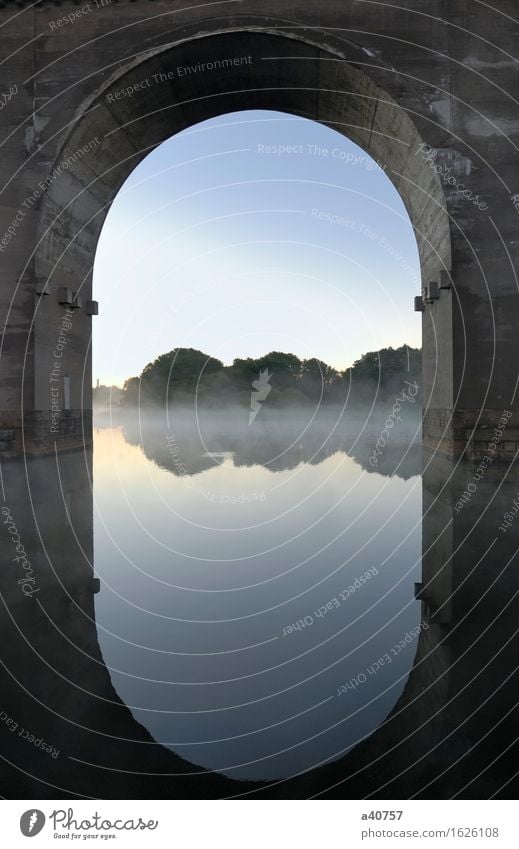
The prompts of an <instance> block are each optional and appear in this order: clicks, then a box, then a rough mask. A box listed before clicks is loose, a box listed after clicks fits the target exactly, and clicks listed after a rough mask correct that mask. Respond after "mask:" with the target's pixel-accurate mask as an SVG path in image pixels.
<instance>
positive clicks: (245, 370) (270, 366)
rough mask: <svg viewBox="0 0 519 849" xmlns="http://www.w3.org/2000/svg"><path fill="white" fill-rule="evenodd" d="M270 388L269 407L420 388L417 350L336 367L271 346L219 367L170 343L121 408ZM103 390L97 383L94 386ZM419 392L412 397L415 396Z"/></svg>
mask: <svg viewBox="0 0 519 849" xmlns="http://www.w3.org/2000/svg"><path fill="white" fill-rule="evenodd" d="M258 379H259V380H260V383H261V385H262V386H266V385H268V386H269V387H270V389H269V390H268V391H269V395H268V403H269V408H276V407H286V406H299V405H305V406H306V405H308V404H312V405H316V404H317V403H324V404H344V403H345V402H346V400H348V403H349V404H350V403H351V404H359V405H365V404H371V403H373V402H375V403H377V402H386V401H388V400H389V399H390V398H391V397H392V396H393V395H394V394H395V393H398V392H399V391H400V389H401V388H402V385H403V382H404V381H406V380H407V381H409V382H410V383H416V384H417V385H418V387H419V388H420V387H421V382H422V380H421V351H420V349H418V348H411V347H409V346H408V345H402V346H401V347H400V348H383V349H381V350H380V351H370V352H368V353H367V354H363V355H362V356H361V357H360V359H358V360H356V361H355V362H354V363H353V365H352V366H351V367H350V368H347V369H345V370H344V371H338V370H337V369H335V368H333V367H332V366H330V365H328V364H327V363H325V362H323V361H322V360H319V359H317V358H315V357H314V358H311V359H303V360H301V359H300V358H299V357H297V356H296V355H295V354H290V353H284V352H282V351H271V352H270V353H268V354H265V355H264V356H263V357H258V358H252V357H247V358H245V359H241V358H237V359H235V360H234V361H233V363H232V365H230V366H225V365H224V364H223V363H222V362H221V361H220V360H218V359H216V358H215V357H211V356H210V355H208V354H206V353H204V352H203V351H198V350H196V349H194V348H174V349H173V350H172V351H168V353H166V354H161V355H160V356H159V357H157V358H156V359H155V360H153V362H150V363H148V365H146V366H145V368H144V369H143V371H142V373H141V374H140V375H139V376H138V377H130V378H129V379H128V380H126V381H125V383H124V386H123V389H122V392H121V394H120V401H119V403H120V404H121V406H123V407H133V406H138V405H140V406H149V407H155V406H158V405H161V406H163V405H164V404H168V405H169V404H180V403H189V404H192V403H194V402H195V400H196V403H197V404H199V405H203V406H209V407H221V406H227V405H229V404H233V403H234V404H238V405H240V406H246V407H248V406H249V404H250V400H251V389H252V387H253V383H254V382H256V385H257V382H258ZM99 389H101V390H102V389H103V387H99ZM418 399H419V395H418V396H417V400H418Z"/></svg>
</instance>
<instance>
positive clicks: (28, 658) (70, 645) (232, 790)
mask: <svg viewBox="0 0 519 849" xmlns="http://www.w3.org/2000/svg"><path fill="white" fill-rule="evenodd" d="M90 462H91V457H90V455H89V453H87V454H86V455H85V454H84V453H83V452H65V453H63V454H62V455H60V456H59V457H58V462H56V458H55V457H52V456H47V457H38V458H31V459H30V460H29V461H28V462H27V465H26V467H24V473H25V471H26V472H27V482H28V484H29V485H30V491H31V500H29V499H28V498H27V483H26V481H25V476H24V474H21V467H22V466H24V463H23V460H19V461H17V462H13V463H8V464H6V466H5V469H4V484H5V487H6V492H8V493H9V509H10V510H11V512H12V515H13V518H15V520H16V525H17V528H18V531H19V533H20V536H21V537H22V538H23V540H24V546H25V550H26V552H27V555H28V557H29V559H30V561H31V563H32V565H33V569H34V574H35V576H36V580H37V586H38V588H39V596H38V601H36V598H26V597H24V595H23V593H22V592H21V591H20V587H19V586H18V584H17V583H16V578H17V575H18V574H19V567H17V566H16V564H13V562H12V561H11V551H10V549H9V547H8V546H7V545H6V546H4V547H3V548H2V562H1V565H2V569H1V570H0V590H1V596H2V600H3V602H4V604H5V606H6V608H7V610H6V611H5V612H4V615H3V616H2V617H1V618H0V637H1V639H2V645H3V647H4V649H3V655H2V666H1V667H0V683H1V686H2V696H3V703H2V711H4V712H5V713H6V714H7V715H8V716H9V717H11V719H12V721H13V722H17V723H18V726H19V727H22V726H23V728H25V729H28V730H30V732H31V733H32V734H33V735H34V736H35V738H37V739H41V740H43V741H45V743H46V744H49V745H51V746H52V747H53V750H54V752H56V751H58V752H59V754H58V755H51V756H49V754H48V753H47V752H46V751H44V750H42V749H37V748H35V747H34V746H31V745H28V744H27V743H26V741H25V740H24V739H21V738H20V737H18V736H17V735H16V734H13V733H12V731H11V727H12V726H11V724H10V725H8V724H6V721H2V722H0V753H1V755H2V757H3V758H4V759H5V760H2V776H3V782H4V784H2V785H1V786H0V789H1V791H2V793H3V795H4V796H6V797H7V798H11V797H12V798H14V797H16V798H34V797H38V798H47V797H49V796H51V797H58V798H61V797H66V798H68V797H69V796H71V795H73V794H74V793H76V794H79V795H86V796H89V797H90V796H94V797H100V798H137V799H138V798H164V797H165V798H172V797H173V798H179V797H180V798H183V797H186V798H212V797H222V796H234V795H238V796H250V797H252V798H256V797H260V798H261V797H263V796H269V797H278V798H306V797H309V796H313V795H315V794H323V795H327V796H328V797H337V798H354V799H355V798H357V799H358V798H364V797H365V796H367V795H369V794H373V795H375V796H378V797H379V798H386V799H395V798H397V799H405V798H409V797H410V796H412V795H413V794H415V793H418V794H419V795H420V796H421V797H423V798H439V797H440V798H448V797H450V796H452V795H453V794H455V793H460V794H461V795H462V796H464V797H466V798H488V796H489V795H491V794H492V793H494V792H496V793H498V794H499V795H500V796H501V797H503V798H516V796H517V786H516V783H515V784H514V776H515V774H516V771H517V746H515V747H514V746H511V745H510V744H511V742H512V741H513V740H514V739H515V736H516V719H515V716H516V710H514V708H515V706H516V701H517V680H516V679H517V672H515V674H514V669H516V666H517V656H518V645H517V644H518V635H517V621H518V601H517V595H518V590H519V578H518V572H517V569H515V568H514V563H515V559H517V551H516V538H515V537H514V536H513V535H512V534H504V533H500V534H499V537H498V540H497V542H496V544H495V545H493V546H490V545H489V537H488V526H489V525H491V526H492V527H494V528H497V527H498V525H499V524H500V523H502V521H503V515H504V513H505V512H506V511H507V510H508V509H509V507H510V504H511V502H512V500H513V498H514V497H515V496H516V493H517V490H518V487H519V474H518V473H517V471H515V472H514V473H513V474H512V475H510V476H509V479H508V480H507V481H506V482H505V484H502V483H501V486H497V485H496V484H499V483H500V471H499V469H497V468H496V469H492V468H490V469H489V471H488V475H487V477H486V479H485V480H484V481H483V482H481V485H480V487H481V488H480V489H478V492H477V494H475V495H474V499H473V501H472V505H471V506H472V510H473V513H472V514H469V513H468V511H466V512H463V511H461V512H459V513H456V506H455V505H456V502H457V493H458V491H459V486H460V485H464V484H465V481H466V480H467V476H468V475H469V474H470V473H471V468H472V469H473V468H474V467H470V466H465V465H463V466H459V467H458V468H456V467H455V466H454V465H453V464H450V463H448V462H447V461H444V460H440V459H438V458H437V459H436V460H434V462H432V463H431V464H430V465H429V466H428V468H427V471H426V473H425V477H424V540H423V550H424V559H423V574H422V586H421V587H419V588H417V589H418V594H419V595H420V597H421V599H422V614H423V623H424V624H425V625H426V626H427V628H424V629H423V630H422V632H421V634H420V638H419V640H418V644H417V655H416V659H415V662H414V666H413V668H412V670H411V673H410V675H409V678H408V680H407V683H406V685H405V689H404V691H403V693H402V695H401V697H400V698H399V700H398V702H397V704H396V705H395V707H394V709H393V710H392V711H391V713H390V715H389V716H388V717H387V719H386V720H385V721H384V722H383V723H382V725H381V726H380V727H379V728H378V729H377V730H376V731H375V732H374V733H373V734H372V735H371V736H370V737H369V738H368V739H366V740H364V741H361V742H360V743H359V744H358V745H356V746H355V747H354V748H353V749H351V750H350V751H348V752H347V753H346V754H345V756H344V757H341V758H339V759H338V760H336V761H333V762H331V763H329V764H327V765H325V766H323V767H320V768H316V769H314V770H311V771H310V772H307V773H305V774H303V775H301V776H296V777H295V778H293V779H289V780H286V781H281V782H271V783H269V784H266V785H260V784H257V783H253V782H238V781H232V780H230V779H227V778H225V777H224V776H222V775H218V774H215V773H210V772H207V771H206V770H203V769H201V768H200V767H196V766H194V765H193V764H191V763H189V762H187V761H185V760H183V759H182V758H181V757H179V756H178V755H176V754H175V753H173V752H172V751H170V750H169V749H165V748H164V747H163V746H161V745H159V744H157V743H155V742H154V741H153V740H152V738H151V737H150V735H149V734H148V732H147V731H146V730H145V729H144V728H143V726H142V725H140V724H139V723H138V722H137V721H136V720H135V719H134V718H133V716H132V715H131V713H130V711H129V710H128V708H127V707H126V705H124V704H123V703H122V702H121V700H120V698H119V697H118V696H117V694H116V692H115V690H114V688H113V685H112V682H111V680H110V675H109V671H108V669H107V667H106V666H105V661H104V659H103V656H102V654H101V651H100V649H99V645H98V640H97V633H96V624H95V619H94V593H95V592H96V590H97V586H96V582H95V581H92V570H91V558H92V515H93V511H92V494H91V491H90V483H91V468H90ZM446 480H449V481H450V485H449V486H447V487H445V485H444V484H445V481H446ZM482 514H484V515H485V516H486V519H487V524H486V525H485V524H484V523H483V522H474V515H476V516H477V517H479V516H480V515H482ZM35 520H36V522H37V530H36V527H35ZM518 521H519V519H518ZM486 529H487V530H486ZM474 552H477V556H474ZM103 591H105V590H103ZM516 781H517V779H515V782H516ZM507 782H509V784H507ZM501 788H503V789H502V791H501Z"/></svg>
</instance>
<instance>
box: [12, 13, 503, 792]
mask: <svg viewBox="0 0 519 849" xmlns="http://www.w3.org/2000/svg"><path fill="white" fill-rule="evenodd" d="M516 17H518V16H517V12H516V8H515V4H514V3H513V2H512V0H495V2H494V3H492V4H486V3H482V2H479V0H466V2H462V0H449V2H447V0H427V2H425V1H423V0H418V2H407V0H400V2H398V3H386V2H382V1H381V2H378V0H352V2H343V0H341V2H338V0H337V2H336V0H321V2H315V3H309V2H308V0H291V2H279V0H277V2H274V0H261V2H259V0H222V2H211V3H199V2H196V3H195V2H192V0H184V2H167V0H155V2H152V0H137V2H130V0H119V2H112V3H108V2H107V0H104V2H103V1H102V0H98V2H89V3H86V4H83V5H81V4H80V3H75V2H72V0H63V2H61V3H59V4H57V3H54V2H50V0H48V1H47V0H41V2H39V3H36V4H34V3H29V2H27V3H24V2H20V3H15V2H9V0H4V2H0V43H1V49H2V54H3V55H2V57H1V60H2V62H3V64H2V65H1V66H0V73H1V76H0V80H1V84H0V89H1V90H0V98H1V99H0V103H1V104H3V106H2V109H1V111H0V122H1V124H2V127H1V150H2V158H1V162H2V179H1V190H0V263H1V266H2V283H1V288H0V304H1V309H2V313H3V316H4V332H3V337H2V349H1V356H0V417H1V418H0V427H1V436H0V450H1V452H2V453H3V454H4V456H5V457H10V458H11V459H10V460H8V461H7V462H6V463H4V464H3V487H4V490H5V495H6V499H7V503H8V504H9V505H10V506H11V508H12V510H13V516H14V515H16V517H17V524H18V527H19V529H20V531H21V532H22V535H23V538H24V539H25V540H27V550H28V551H29V549H30V550H31V552H32V559H33V563H34V570H35V574H36V575H37V577H38V580H39V582H40V586H41V589H42V591H41V593H40V596H38V598H37V599H36V598H31V597H22V595H21V594H20V592H19V588H18V587H17V586H16V585H15V584H13V581H12V574H11V573H12V572H13V566H12V563H11V558H10V556H8V554H6V555H5V558H6V559H5V563H4V568H3V569H2V572H1V580H0V583H1V585H2V600H3V602H4V608H5V609H4V615H3V617H2V620H1V629H2V631H1V633H2V645H3V646H4V647H5V651H4V653H3V665H2V670H1V672H0V676H1V677H2V683H3V692H4V694H5V697H4V702H3V707H4V710H5V711H6V712H7V713H9V714H10V716H12V717H15V716H16V718H17V722H18V723H19V724H20V725H23V726H24V727H27V728H31V729H34V733H35V734H38V735H39V737H42V738H45V739H48V740H50V741H51V742H53V743H54V745H55V746H56V747H57V748H59V750H60V756H59V757H57V758H56V759H54V758H52V757H43V755H41V757H40V754H38V756H37V757H36V756H35V754H34V751H33V750H32V749H30V748H28V747H27V746H26V744H25V741H24V740H20V739H18V737H17V736H16V735H13V734H12V733H11V732H10V730H9V728H7V727H6V726H5V724H3V725H1V726H0V738H1V739H2V742H3V748H2V752H3V755H2V758H3V760H2V765H3V766H2V776H3V778H2V782H3V783H2V794H3V795H5V796H9V795H14V796H15V797H17V798H24V796H33V797H42V798H43V797H61V796H68V795H72V794H76V795H77V796H78V797H80V796H101V797H110V796H111V795H112V796H113V797H114V798H122V797H128V798H145V797H151V798H158V797H160V796H164V797H165V798H171V797H179V796H181V795H182V794H185V795H186V796H188V797H192V796H194V795H198V796H204V797H208V796H249V795H250V796H254V797H256V796H259V797H262V796H264V795H271V796H279V797H287V796H292V797H294V798H300V797H304V796H309V795H322V796H328V797H332V796H338V797H344V796H347V795H350V796H353V797H361V796H362V797H364V796H370V795H373V796H376V797H379V798H393V799H394V798H408V797H410V796H412V795H413V794H416V795H419V796H420V797H422V798H428V797H430V798H437V797H438V796H441V795H444V796H451V795H454V794H459V795H461V796H465V797H468V798H474V797H476V798H482V797H485V796H488V795H490V794H492V793H494V792H495V794H496V795H498V796H500V797H502V798H506V797H508V796H510V797H511V798H514V795H516V793H517V787H516V781H517V777H516V761H517V746H516V744H515V743H513V741H514V740H515V739H516V736H517V735H516V732H517V710H516V707H515V702H516V686H517V680H516V679H517V673H516V671H515V664H516V657H517V634H516V630H517V628H516V623H517V570H516V569H514V562H515V558H516V556H517V529H516V528H515V526H513V528H512V529H510V531H509V532H508V531H507V532H506V533H505V532H503V531H500V530H499V526H500V524H502V523H503V517H504V516H505V515H506V513H507V511H509V509H510V504H511V503H513V499H514V498H515V497H516V495H517V488H518V480H517V470H516V469H514V468H513V467H512V468H511V466H512V461H513V460H514V458H515V455H516V451H517V449H518V448H519V405H518V400H517V381H518V370H519V334H518V333H517V328H518V326H519V321H518V319H519V298H518V291H517V271H516V261H517V253H518V246H519V238H518V228H519V202H518V200H519V199H518V198H517V195H516V193H519V177H518V175H519V169H518V167H517V166H518V162H519V150H518V144H519V114H518V100H519V86H518V83H517V79H518V77H517V67H518V63H517V60H516V59H515V57H514V52H515V45H516V44H517V36H518V31H519V24H518V23H517V21H516ZM128 92H131V94H129V93H128ZM249 108H269V109H278V110H282V111H286V112H288V113H291V114H295V115H301V116H304V117H306V118H311V119H314V120H317V121H321V122H324V123H326V124H328V125H329V126H331V127H333V128H335V129H336V130H337V131H338V132H340V133H343V134H344V135H346V136H348V137H349V138H352V139H353V140H354V141H356V142H357V143H358V144H359V145H360V146H361V147H363V148H364V149H365V150H366V151H368V152H369V153H370V154H371V155H372V156H373V157H374V158H375V159H376V160H377V161H378V162H379V163H380V165H381V166H383V167H384V168H385V169H386V173H387V174H388V176H389V177H390V178H391V179H392V180H393V182H394V184H395V186H396V187H397V189H398V191H399V192H400V194H401V196H402V198H403V200H404V202H405V205H406V207H407V210H408V212H409V215H410V218H411V221H412V223H413V226H414V228H415V233H416V238H417V243H418V248H419V254H420V261H421V272H422V283H423V292H422V295H423V308H424V310H423V362H424V374H423V397H424V421H423V438H424V443H425V444H426V446H427V447H428V448H429V449H430V450H431V452H432V453H431V455H430V456H431V458H432V459H430V460H428V461H426V464H425V471H424V539H423V577H422V583H421V585H420V586H419V587H417V594H418V597H419V598H420V599H421V603H422V614H423V621H424V622H427V624H428V626H429V627H428V628H427V630H424V632H423V633H422V635H421V637H420V641H419V644H418V651H417V656H416V660H415V664H414V667H413V670H412V672H411V675H410V677H409V680H408V682H407V684H406V687H405V689H404V692H403V694H402V696H401V698H400V700H399V701H398V703H397V705H396V706H395V709H394V710H393V711H392V713H391V715H390V716H389V717H388V718H387V720H386V722H385V723H384V724H383V725H382V727H381V728H380V729H378V730H377V732H375V734H374V735H373V737H372V738H370V740H368V741H364V742H363V743H361V744H359V746H358V747H356V748H355V749H354V750H353V751H352V752H350V753H348V754H347V755H346V757H345V758H341V759H339V760H337V761H334V762H333V763H332V764H328V765H326V766H324V767H322V768H321V769H319V770H315V771H312V772H311V773H308V774H307V775H305V776H300V777H297V778H293V779H290V780H289V781H287V782H281V783H280V784H278V785H274V786H268V787H267V786H260V785H244V784H239V783H237V782H231V781H228V780H227V779H226V778H223V777H222V776H216V775H211V774H208V773H205V772H204V771H201V770H197V768H196V767H192V766H191V765H188V764H186V762H185V761H182V760H181V759H180V758H178V757H176V756H175V755H174V754H173V753H171V752H170V751H166V750H164V749H163V748H162V747H160V746H158V745H157V744H155V743H154V741H152V740H151V738H150V737H149V735H148V734H147V732H145V731H144V729H143V728H142V726H140V725H139V724H138V723H137V722H135V721H134V720H133V718H132V716H131V715H130V713H129V711H128V710H127V708H126V707H125V706H124V705H123V704H122V703H121V702H120V700H119V699H118V697H117V695H116V694H115V691H114V690H113V687H112V685H111V682H110V679H109V674H108V671H107V670H106V668H105V666H104V663H103V659H102V657H101V654H100V651H99V647H98V645H97V637H96V631H95V621H94V606H93V593H94V591H95V589H96V586H95V581H94V579H93V572H92V501H91V492H90V484H91V477H90V455H89V450H88V443H89V442H90V440H91V385H92V378H91V365H90V362H91V359H90V358H91V333H92V321H95V318H94V317H93V314H94V313H95V303H94V302H93V297H92V291H91V284H92V267H93V262H94V256H95V250H96V245H97V240H98V237H99V233H100V231H101V228H102V225H103V221H104V219H105V216H106V214H107V211H108V209H109V206H110V203H111V201H112V200H113V198H114V196H115V194H116V193H117V191H118V189H119V188H120V186H121V185H122V183H123V182H124V180H125V179H126V177H127V176H128V174H129V173H130V172H131V171H132V170H133V168H134V167H135V166H136V165H137V163H138V162H139V161H140V160H141V159H142V158H143V157H144V156H146V155H147V154H148V153H149V152H150V151H151V150H152V149H153V148H154V147H155V146H156V145H158V144H160V143H161V142H162V141H164V140H165V139H167V138H168V137H170V136H171V135H172V134H173V133H175V132H178V131H179V130H181V129H184V128H186V127H189V126H191V125H193V124H195V123H197V122H199V121H201V120H203V119H206V118H209V117H212V116H215V115H218V114H223V113H227V112H230V111H235V110H240V109H249ZM416 294H417V295H420V294H421V293H419V292H417V293H416ZM99 297H100V301H101V309H102V293H100V295H99ZM127 306H128V305H125V304H121V310H124V309H125V308H126V307H127ZM411 309H412V304H411V303H410V310H411ZM114 332H116V329H115V330H114ZM61 337H63V339H64V340H66V341H60V338H61ZM59 345H61V348H58V346H59ZM55 351H59V353H60V354H61V356H57V355H56V354H55ZM56 363H57V365H56ZM52 378H56V379H55V380H53V379H52ZM52 387H58V396H57V397H58V399H59V400H58V404H57V405H56V406H57V407H58V409H59V412H58V415H57V416H56V415H55V414H54V411H53V409H52V405H53V401H54V398H55V397H56V396H55V395H53V394H52ZM81 442H85V443H86V444H87V445H86V448H87V450H86V452H85V454H84V455H83V454H82V453H81V452H80V453H79V454H75V453H74V452H64V453H61V451H62V449H66V448H71V447H74V446H77V445H78V443H81ZM55 450H56V455H55V456H47V457H35V458H32V459H31V460H30V462H29V463H28V464H27V465H25V464H24V463H23V460H22V459H20V458H18V459H16V456H15V455H17V454H18V455H19V454H20V453H21V452H23V451H26V452H28V453H34V454H45V453H51V454H53V452H54V451H55ZM461 455H463V463H459V462H458V460H459V458H460V457H461ZM489 455H490V456H491V457H492V462H491V464H490V465H489V466H488V468H486V469H485V471H484V472H483V473H482V474H481V481H480V483H479V484H478V487H477V494H476V493H475V492H474V494H472V492H471V493H470V498H468V499H467V500H465V501H464V502H463V507H459V503H460V496H461V494H462V493H463V492H464V490H465V489H466V487H467V481H471V480H472V477H473V475H474V474H475V473H477V463H476V464H474V463H473V462H472V461H474V460H477V458H479V457H486V456H489ZM498 461H503V462H498ZM467 463H469V465H467ZM478 474H479V473H478ZM67 505H68V506H67ZM9 570H11V571H9ZM71 682H72V689H71ZM512 743H513V744H512ZM71 776H72V779H71Z"/></svg>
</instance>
